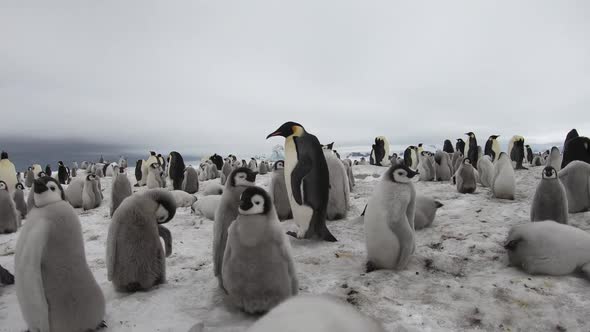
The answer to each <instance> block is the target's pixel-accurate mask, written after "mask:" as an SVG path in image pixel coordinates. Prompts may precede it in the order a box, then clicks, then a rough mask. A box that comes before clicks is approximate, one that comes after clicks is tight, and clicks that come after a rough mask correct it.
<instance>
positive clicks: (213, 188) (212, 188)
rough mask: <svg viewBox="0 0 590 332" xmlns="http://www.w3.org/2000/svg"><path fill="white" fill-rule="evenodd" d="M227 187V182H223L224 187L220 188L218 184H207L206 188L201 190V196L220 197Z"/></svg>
mask: <svg viewBox="0 0 590 332" xmlns="http://www.w3.org/2000/svg"><path fill="white" fill-rule="evenodd" d="M226 186H227V181H226V182H225V186H222V185H220V184H218V183H211V182H209V183H207V186H206V187H205V189H204V190H203V196H212V195H221V194H223V190H224V189H225V187H226Z"/></svg>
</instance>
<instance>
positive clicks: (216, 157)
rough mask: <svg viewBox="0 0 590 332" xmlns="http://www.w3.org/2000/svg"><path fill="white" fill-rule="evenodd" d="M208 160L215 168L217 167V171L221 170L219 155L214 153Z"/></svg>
mask: <svg viewBox="0 0 590 332" xmlns="http://www.w3.org/2000/svg"><path fill="white" fill-rule="evenodd" d="M209 160H211V162H213V164H215V167H217V170H218V171H221V169H222V168H223V158H222V157H221V156H220V155H218V154H217V153H214V154H213V155H212V156H211V157H209Z"/></svg>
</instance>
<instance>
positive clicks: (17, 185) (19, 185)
mask: <svg viewBox="0 0 590 332" xmlns="http://www.w3.org/2000/svg"><path fill="white" fill-rule="evenodd" d="M14 187H15V188H16V189H17V190H25V186H23V184H22V183H20V182H19V183H17V184H16V185H15V186H14Z"/></svg>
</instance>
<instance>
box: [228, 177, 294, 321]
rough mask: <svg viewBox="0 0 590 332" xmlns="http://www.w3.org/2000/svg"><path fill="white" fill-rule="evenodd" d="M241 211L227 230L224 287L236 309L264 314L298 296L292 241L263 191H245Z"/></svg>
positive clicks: (258, 189)
mask: <svg viewBox="0 0 590 332" xmlns="http://www.w3.org/2000/svg"><path fill="white" fill-rule="evenodd" d="M238 210H239V215H238V217H237V219H236V220H235V221H234V222H233V223H232V224H231V226H230V227H229V230H228V237H227V245H226V247H225V253H224V258H223V267H222V275H223V285H224V286H225V289H226V291H227V294H228V296H229V299H230V300H231V301H232V302H233V303H234V305H236V306H237V307H239V308H240V309H242V310H244V311H245V312H247V313H252V314H258V313H264V312H267V311H269V310H270V309H272V308H274V307H275V306H277V305H278V304H279V303H281V302H283V301H284V300H286V299H287V298H289V297H290V296H293V295H296V294H297V292H298V281H297V275H296V273H295V266H294V264H293V258H292V257H291V248H290V245H289V240H288V239H287V236H286V235H285V234H284V233H283V230H282V227H281V225H280V223H279V219H278V218H277V213H276V212H275V210H274V207H273V204H272V200H271V199H270V196H269V195H268V194H267V193H266V191H265V190H264V189H262V188H260V187H249V188H247V189H246V190H244V192H243V193H242V196H241V198H240V207H239V209H238Z"/></svg>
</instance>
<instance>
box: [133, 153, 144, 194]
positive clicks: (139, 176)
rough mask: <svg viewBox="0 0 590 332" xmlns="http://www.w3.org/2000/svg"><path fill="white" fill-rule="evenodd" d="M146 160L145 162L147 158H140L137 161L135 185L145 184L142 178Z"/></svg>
mask: <svg viewBox="0 0 590 332" xmlns="http://www.w3.org/2000/svg"><path fill="white" fill-rule="evenodd" d="M144 162H145V160H142V159H139V160H138V161H137V163H135V181H136V183H135V186H136V187H139V186H142V185H144V184H143V182H144V181H142V179H143V171H142V169H143V163H144Z"/></svg>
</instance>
